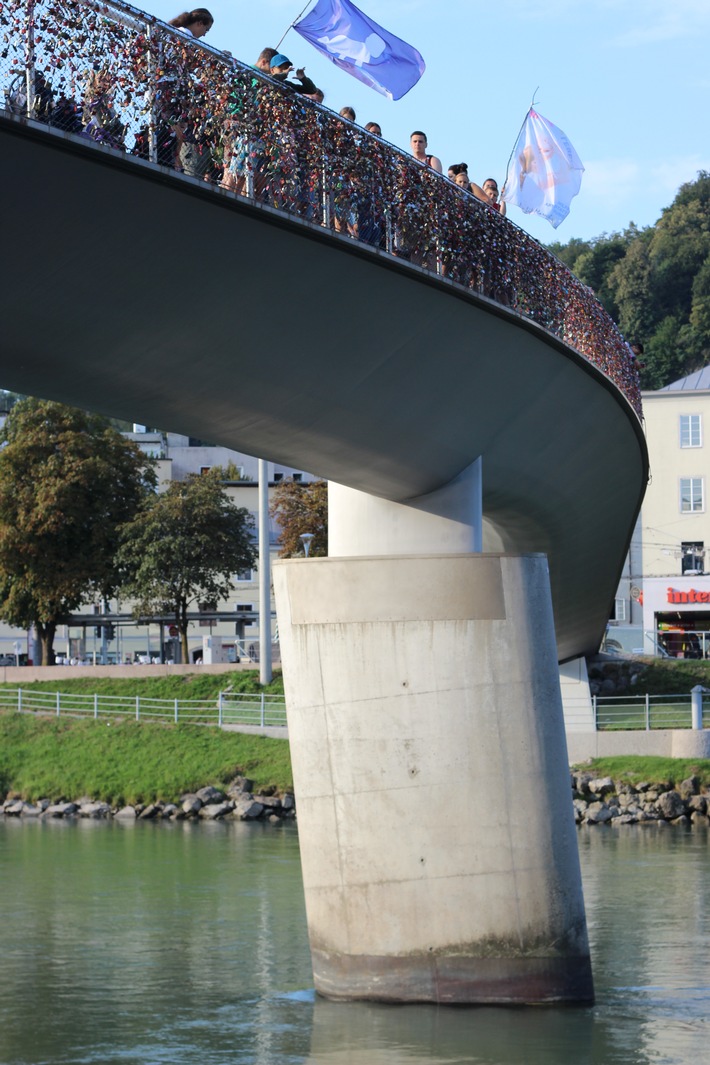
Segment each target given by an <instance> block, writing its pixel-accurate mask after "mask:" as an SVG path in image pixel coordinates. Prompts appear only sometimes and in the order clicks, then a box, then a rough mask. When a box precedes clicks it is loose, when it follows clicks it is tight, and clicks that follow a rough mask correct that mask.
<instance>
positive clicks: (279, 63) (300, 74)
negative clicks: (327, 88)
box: [269, 52, 318, 96]
mask: <svg viewBox="0 0 710 1065" xmlns="http://www.w3.org/2000/svg"><path fill="white" fill-rule="evenodd" d="M269 64H270V66H269V74H270V75H271V77H272V78H273V79H274V80H275V81H278V82H280V83H281V84H282V85H283V86H284V88H286V89H290V90H291V92H302V93H304V94H305V95H306V96H311V95H312V94H313V93H317V92H318V86H317V85H316V84H315V83H314V82H312V81H311V79H310V78H308V77H306V70H305V67H301V69H300V70H297V71H296V73H295V74H294V77H295V78H297V79H298V81H299V82H300V85H296V83H295V82H293V81H286V78H287V77H288V76H289V74H290V73H291V71H292V70H293V63H292V62H291V60H290V59H289V58H288V56H285V55H284V54H283V53H282V52H277V53H276V55H275V56H272V58H271V59H270V61H269Z"/></svg>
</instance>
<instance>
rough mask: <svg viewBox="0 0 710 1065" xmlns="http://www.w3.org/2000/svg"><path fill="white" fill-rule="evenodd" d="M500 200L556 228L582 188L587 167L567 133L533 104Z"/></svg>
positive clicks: (521, 133) (516, 147)
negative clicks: (533, 106) (546, 221)
mask: <svg viewBox="0 0 710 1065" xmlns="http://www.w3.org/2000/svg"><path fill="white" fill-rule="evenodd" d="M513 156H514V159H513V165H512V167H511V168H510V170H509V173H508V176H507V178H506V182H505V185H504V186H503V191H502V192H501V194H500V198H501V200H503V201H504V202H505V203H514V204H515V205H516V206H517V207H519V208H520V210H521V211H524V212H525V214H539V215H542V217H543V218H546V219H547V220H548V222H549V223H550V224H551V225H552V226H554V228H555V229H557V227H558V225H559V224H560V222H563V221H564V219H565V218H566V217H567V215H568V214H569V205H570V203H571V202H572V199H573V197H574V196H576V195H577V193H578V192H579V190H580V187H581V184H582V174H583V173H584V166H583V165H582V160H581V159H580V158H579V156H578V155H577V153H576V151H575V150H574V148H573V147H572V144H571V143H570V139H569V137H568V136H567V134H566V133H563V131H562V130H561V129H560V128H559V126H555V125H553V124H552V122H550V121H549V119H547V118H543V117H542V115H539V114H538V113H537V111H533V109H532V107H531V108H530V110H529V111H528V113H527V117H526V119H525V122H524V123H523V128H522V129H521V131H520V135H519V137H518V141H517V144H516V145H515V148H514V149H513Z"/></svg>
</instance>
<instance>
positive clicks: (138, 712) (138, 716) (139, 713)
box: [136, 695, 141, 721]
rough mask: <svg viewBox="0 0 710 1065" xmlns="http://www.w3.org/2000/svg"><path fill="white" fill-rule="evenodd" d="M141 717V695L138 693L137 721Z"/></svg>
mask: <svg viewBox="0 0 710 1065" xmlns="http://www.w3.org/2000/svg"><path fill="white" fill-rule="evenodd" d="M140 719H141V697H140V695H136V721H140Z"/></svg>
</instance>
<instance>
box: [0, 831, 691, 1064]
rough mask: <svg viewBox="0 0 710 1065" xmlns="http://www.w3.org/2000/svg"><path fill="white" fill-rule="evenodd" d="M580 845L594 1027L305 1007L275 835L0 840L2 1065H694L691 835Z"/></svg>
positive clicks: (565, 1015) (612, 834) (528, 1016)
mask: <svg viewBox="0 0 710 1065" xmlns="http://www.w3.org/2000/svg"><path fill="white" fill-rule="evenodd" d="M579 844H580V856H581V863H582V871H583V878H584V885H585V896H586V900H587V913H588V920H589V930H590V940H591V946H592V960H593V964H594V971H595V980H596V990H597V1005H596V1006H595V1007H594V1008H593V1009H575V1008H571V1007H567V1008H561V1009H547V1008H537V1009H536V1008H530V1009H513V1010H499V1009H492V1008H484V1007H479V1008H472V1009H465V1008H462V1007H444V1008H436V1007H433V1006H406V1007H392V1006H379V1005H373V1004H367V1003H352V1004H345V1003H332V1002H327V1001H325V1000H323V999H316V997H315V995H314V994H313V991H312V974H311V969H310V956H309V953H308V946H307V941H306V927H305V915H304V905H303V894H302V886H301V878H300V867H299V863H298V840H297V835H296V831H295V829H294V827H293V826H288V825H285V826H273V825H246V824H230V825H224V824H211V825H191V824H186V823H178V824H175V825H163V824H158V825H151V824H150V823H147V824H143V823H139V824H133V823H130V824H123V823H120V822H113V823H108V824H105V823H100V822H91V821H80V822H76V823H63V822H42V823H38V822H31V823H20V822H16V821H10V820H8V821H6V822H4V823H3V822H0V883H2V885H3V918H4V919H3V921H2V923H0V951H1V952H2V953H1V956H2V959H3V964H2V966H0V1061H1V1062H2V1063H3V1065H112V1063H114V1062H115V1063H117V1065H118V1063H122V1065H126V1063H131V1065H133V1063H135V1065H163V1063H168V1062H169V1063H178V1062H179V1063H181V1065H191V1063H193V1062H194V1063H196V1065H197V1063H199V1065H227V1063H230V1065H231V1063H233V1065H239V1063H246V1062H249V1063H256V1065H277V1063H278V1065H282V1063H284V1062H285V1063H301V1062H308V1063H312V1065H340V1063H342V1065H379V1063H381V1062H382V1063H384V1062H387V1065H400V1063H401V1065H424V1063H426V1065H448V1063H453V1062H456V1063H470V1065H474V1063H476V1065H478V1063H481V1065H521V1063H525V1065H537V1063H543V1062H544V1063H545V1065H570V1063H572V1062H574V1063H577V1065H622V1063H623V1065H658V1063H659V1062H663V1063H665V1065H687V1063H688V1062H691V1061H695V1060H698V1061H701V1060H703V1059H704V1058H705V1055H706V1048H707V1044H708V1041H709V1040H710V1022H709V1021H708V1015H709V1014H710V983H709V979H708V976H707V975H706V969H705V965H706V958H707V956H708V947H709V946H710V916H709V911H710V907H709V905H708V904H709V903H710V877H708V873H707V870H708V862H707V856H708V846H709V840H708V832H707V831H705V830H699V829H693V830H692V831H685V830H683V829H677V828H658V827H651V828H646V827H640V826H639V827H630V826H626V827H624V828H622V829H618V830H617V829H611V828H595V829H589V830H581V831H580V835H579ZM442 904H445V900H444V901H443V902H442Z"/></svg>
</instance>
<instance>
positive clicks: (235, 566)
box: [118, 469, 256, 662]
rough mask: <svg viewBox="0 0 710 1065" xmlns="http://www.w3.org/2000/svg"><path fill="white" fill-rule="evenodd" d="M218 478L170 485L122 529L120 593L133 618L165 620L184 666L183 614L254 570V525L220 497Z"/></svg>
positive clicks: (214, 599)
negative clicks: (131, 608)
mask: <svg viewBox="0 0 710 1065" xmlns="http://www.w3.org/2000/svg"><path fill="white" fill-rule="evenodd" d="M220 474H221V471H219V470H217V469H213V470H209V471H208V472H207V473H204V474H192V475H191V476H189V477H188V478H187V480H185V481H173V482H171V484H170V485H169V487H168V488H167V490H166V491H165V492H164V493H162V494H161V495H158V496H154V497H153V498H152V499H149V500H147V501H146V503H145V504H144V506H143V508H142V510H141V512H140V513H139V514H138V516H137V517H136V519H135V520H134V521H132V522H131V523H130V524H127V525H126V526H124V529H123V532H122V542H121V547H120V550H119V553H118V562H119V565H120V567H121V571H122V574H123V579H122V582H121V591H122V594H123V595H125V596H128V597H130V598H131V599H134V600H135V614H136V615H137V616H151V615H154V614H169V615H170V616H171V617H173V618H174V623H175V625H176V626H177V629H178V632H179V633H180V640H181V646H182V658H183V661H184V662H187V661H188V649H187V630H188V619H187V615H188V611H189V610H190V608H191V607H193V608H194V607H196V606H198V605H199V604H200V603H215V602H217V600H219V599H224V598H225V597H226V596H228V595H229V592H230V590H231V587H232V579H233V577H234V576H235V575H236V574H237V573H238V572H239V570H243V569H249V568H251V567H252V566H254V565H255V563H256V552H255V549H254V522H253V519H252V518H251V515H250V514H249V511H248V510H245V509H244V508H243V507H237V506H235V505H234V503H232V501H231V500H230V498H229V496H228V495H227V493H226V492H225V491H224V488H223V486H222V482H221V476H220Z"/></svg>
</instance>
